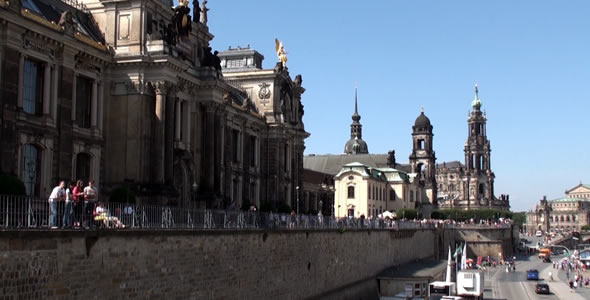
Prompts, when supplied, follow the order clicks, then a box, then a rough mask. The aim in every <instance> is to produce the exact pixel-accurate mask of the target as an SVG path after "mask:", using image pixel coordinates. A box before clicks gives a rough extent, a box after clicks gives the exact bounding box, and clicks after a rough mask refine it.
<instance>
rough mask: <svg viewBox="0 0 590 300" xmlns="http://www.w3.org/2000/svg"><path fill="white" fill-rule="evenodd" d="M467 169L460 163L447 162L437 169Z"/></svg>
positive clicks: (438, 165) (456, 161)
mask: <svg viewBox="0 0 590 300" xmlns="http://www.w3.org/2000/svg"><path fill="white" fill-rule="evenodd" d="M463 167H465V166H464V165H463V164H462V163H461V162H460V161H458V160H454V161H445V162H442V163H440V164H436V168H437V169H442V168H447V169H454V168H463Z"/></svg>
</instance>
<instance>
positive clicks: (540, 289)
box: [535, 283, 550, 295]
mask: <svg viewBox="0 0 590 300" xmlns="http://www.w3.org/2000/svg"><path fill="white" fill-rule="evenodd" d="M535 293H537V294H545V295H549V294H550V292H549V285H547V284H546V283H537V286H536V287H535Z"/></svg>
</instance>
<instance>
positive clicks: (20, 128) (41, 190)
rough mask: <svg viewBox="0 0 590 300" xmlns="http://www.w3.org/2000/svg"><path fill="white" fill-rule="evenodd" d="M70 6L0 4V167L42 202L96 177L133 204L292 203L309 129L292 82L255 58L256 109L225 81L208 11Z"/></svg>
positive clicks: (88, 3)
mask: <svg viewBox="0 0 590 300" xmlns="http://www.w3.org/2000/svg"><path fill="white" fill-rule="evenodd" d="M70 4H71V2H68V1H65V2H62V1H56V0H30V1H0V34H1V36H2V38H1V39H0V63H1V65H0V82H1V83H2V84H1V85H0V95H1V97H2V98H0V100H1V104H2V105H1V108H0V109H1V114H0V116H1V122H2V131H1V137H2V138H1V143H2V144H1V151H2V158H1V161H0V168H1V172H2V173H8V174H14V175H17V176H18V177H19V178H21V179H22V180H23V181H24V182H25V186H26V187H27V193H29V194H31V195H37V196H43V197H45V196H47V195H48V194H49V192H50V191H51V188H52V187H53V186H54V185H55V184H56V182H57V180H59V179H66V180H73V179H83V180H85V181H86V180H88V179H94V180H95V181H96V182H97V184H98V186H99V190H100V193H101V196H108V194H109V193H110V192H111V191H113V190H114V189H116V188H119V187H123V186H124V187H128V188H130V189H132V190H134V191H135V193H136V194H137V196H138V199H139V201H142V202H151V203H168V204H176V205H180V206H194V205H198V206H207V207H212V208H215V207H225V206H227V205H229V204H230V203H235V204H237V205H261V203H262V202H287V203H288V204H290V202H291V201H292V198H294V195H295V193H296V191H295V190H296V189H295V188H294V187H296V186H298V185H299V184H300V183H301V177H302V174H301V173H302V172H300V171H301V170H302V164H303V163H302V159H301V158H302V157H303V140H304V139H305V137H307V135H308V134H307V133H306V132H305V131H304V129H303V123H302V115H303V110H302V104H301V94H302V93H303V91H304V89H303V88H302V87H301V81H302V80H301V76H298V77H297V78H296V79H295V80H292V79H291V77H290V75H289V73H288V70H287V69H286V67H284V68H275V69H271V70H262V68H261V64H262V58H261V57H258V60H257V66H258V68H257V69H256V70H257V71H256V72H258V75H255V76H254V77H253V78H255V79H254V81H256V83H257V84H269V85H271V86H272V91H271V93H269V95H268V96H266V95H265V97H266V98H265V101H266V103H262V102H261V101H260V100H261V99H260V98H259V97H257V96H258V95H259V94H260V93H259V92H258V90H257V91H256V92H253V90H252V89H249V88H248V85H247V84H244V85H239V84H234V82H232V80H239V79H240V78H235V76H233V77H232V76H230V75H229V74H228V75H227V76H228V77H231V79H229V80H228V79H226V78H224V74H225V73H226V72H225V69H223V68H221V66H220V58H219V57H218V56H216V53H215V54H214V53H211V48H210V47H209V43H210V41H211V40H212V39H213V35H212V34H211V33H210V31H209V27H208V26H207V11H208V10H209V9H208V8H206V7H205V3H203V5H202V6H201V7H199V4H198V1H194V3H193V4H194V5H195V6H194V7H192V9H191V8H190V7H189V5H188V1H187V2H183V1H181V3H180V4H179V5H177V6H175V7H172V6H173V2H172V1H171V0H170V1H169V0H159V1H155V0H125V1H117V2H108V1H107V2H105V1H98V0H83V1H81V2H77V4H76V5H77V6H76V7H74V6H71V5H70ZM197 8H198V9H197ZM191 10H192V11H197V14H196V16H192V17H191V15H190V13H191ZM269 44H270V43H269ZM256 72H255V73H256ZM236 74H237V73H236ZM261 74H262V75H261ZM238 77H239V76H238ZM241 78H244V77H241ZM285 101H287V102H288V103H289V106H285V107H282V106H281V103H283V102H285ZM286 115H289V117H286Z"/></svg>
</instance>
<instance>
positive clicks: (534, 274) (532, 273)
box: [526, 269, 539, 280]
mask: <svg viewBox="0 0 590 300" xmlns="http://www.w3.org/2000/svg"><path fill="white" fill-rule="evenodd" d="M526 279H527V280H539V270H537V269H530V270H528V271H526Z"/></svg>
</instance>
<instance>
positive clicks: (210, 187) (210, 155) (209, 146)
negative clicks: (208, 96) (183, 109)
mask: <svg viewBox="0 0 590 300" xmlns="http://www.w3.org/2000/svg"><path fill="white" fill-rule="evenodd" d="M216 110H217V107H216V105H215V104H209V105H207V107H206V112H205V114H206V115H205V120H206V125H205V126H206V129H205V135H206V136H205V137H203V138H204V142H205V143H204V144H205V147H204V148H205V149H203V150H204V151H203V152H204V153H203V154H204V159H203V161H204V162H205V164H206V166H207V168H206V169H205V170H206V173H205V174H203V176H204V177H205V184H206V188H207V191H209V192H214V189H215V156H216V155H219V154H216V153H215V136H216V135H215V132H216V130H215V111H216Z"/></svg>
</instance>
